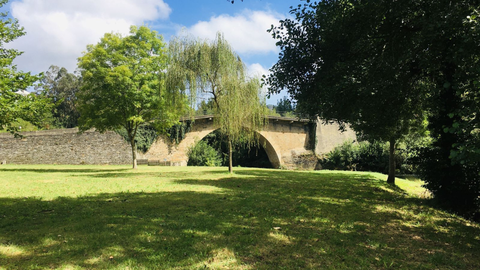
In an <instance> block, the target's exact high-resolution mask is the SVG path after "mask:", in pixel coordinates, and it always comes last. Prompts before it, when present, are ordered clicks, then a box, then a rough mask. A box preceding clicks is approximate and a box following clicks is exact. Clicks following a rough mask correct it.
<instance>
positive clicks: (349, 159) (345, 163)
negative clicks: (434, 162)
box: [320, 141, 416, 174]
mask: <svg viewBox="0 0 480 270" xmlns="http://www.w3.org/2000/svg"><path fill="white" fill-rule="evenodd" d="M388 153H389V150H388V143H383V142H378V141H375V142H373V143H369V142H359V143H352V142H345V143H344V144H342V145H340V146H337V147H336V148H335V149H333V150H332V151H331V152H330V153H328V154H326V155H325V157H323V158H322V159H320V164H321V165H322V168H324V169H330V170H352V171H371V172H380V173H388V158H389V156H388ZM412 153H413V152H412V151H411V149H410V148H408V147H405V145H403V146H401V147H400V148H399V149H397V151H396V155H395V162H396V165H397V166H396V167H397V172H398V173H402V174H411V173H414V172H415V168H416V166H415V165H414V164H413V163H412V161H411V160H412V159H413V158H412V157H411V155H412Z"/></svg>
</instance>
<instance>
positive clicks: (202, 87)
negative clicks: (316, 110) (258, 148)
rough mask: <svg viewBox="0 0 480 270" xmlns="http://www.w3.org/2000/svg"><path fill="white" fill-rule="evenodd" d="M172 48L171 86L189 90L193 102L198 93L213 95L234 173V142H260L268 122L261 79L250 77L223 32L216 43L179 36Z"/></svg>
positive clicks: (168, 84)
mask: <svg viewBox="0 0 480 270" xmlns="http://www.w3.org/2000/svg"><path fill="white" fill-rule="evenodd" d="M169 48H170V55H171V57H172V59H171V65H170V66H169V68H168V74H167V87H169V88H176V89H180V90H181V91H183V92H185V93H187V92H188V93H189V94H190V97H191V102H192V103H194V102H195V101H196V97H197V96H198V95H201V94H209V95H210V96H211V98H212V99H213V103H214V110H213V111H214V115H215V117H214V121H215V124H216V125H217V126H218V127H219V129H220V130H221V132H222V134H224V135H225V137H226V140H227V141H228V143H229V145H230V151H229V156H230V165H229V171H230V172H232V163H231V157H232V144H235V143H236V142H239V141H240V140H242V141H249V142H252V143H253V142H255V141H258V137H256V136H257V134H256V131H257V130H258V129H259V128H261V127H262V126H263V125H264V124H265V113H266V109H265V108H266V107H265V104H264V103H263V102H262V100H261V98H260V89H261V85H260V80H259V78H249V77H248V76H247V74H246V67H245V64H244V63H243V62H242V60H241V59H240V57H239V56H238V55H237V54H236V53H235V52H234V51H233V50H232V48H231V47H230V45H229V44H228V42H227V41H226V40H225V39H224V37H223V35H222V34H218V35H217V38H216V39H215V40H214V41H213V42H209V41H200V40H194V39H191V38H188V37H177V38H175V39H173V40H171V41H170V47H169Z"/></svg>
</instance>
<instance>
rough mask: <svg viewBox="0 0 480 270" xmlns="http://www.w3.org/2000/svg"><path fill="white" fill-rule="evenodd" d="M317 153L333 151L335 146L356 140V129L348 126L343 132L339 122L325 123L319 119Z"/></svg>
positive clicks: (316, 136)
mask: <svg viewBox="0 0 480 270" xmlns="http://www.w3.org/2000/svg"><path fill="white" fill-rule="evenodd" d="M315 138H316V140H317V141H316V144H315V154H317V155H320V156H321V155H323V154H326V153H328V152H330V151H332V150H333V149H334V148H335V147H337V146H339V145H342V144H343V143H344V142H346V141H350V142H353V141H356V140H357V136H356V134H355V131H353V130H352V129H351V128H349V127H347V130H346V131H344V132H341V131H340V130H339V126H338V125H337V124H335V123H334V124H324V123H322V122H321V121H320V120H319V121H317V130H316V134H315Z"/></svg>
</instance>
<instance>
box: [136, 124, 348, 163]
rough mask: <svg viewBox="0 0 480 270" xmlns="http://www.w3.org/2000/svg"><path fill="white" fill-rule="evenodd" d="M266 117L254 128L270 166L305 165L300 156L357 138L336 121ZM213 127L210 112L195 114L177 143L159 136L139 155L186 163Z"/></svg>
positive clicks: (163, 160)
mask: <svg viewBox="0 0 480 270" xmlns="http://www.w3.org/2000/svg"><path fill="white" fill-rule="evenodd" d="M268 121H269V123H268V125H267V126H266V127H265V128H264V129H263V130H258V131H256V132H258V135H259V136H260V143H261V145H262V146H263V147H264V148H265V152H266V153H267V155H268V159H269V160H270V162H271V163H272V167H273V168H281V167H282V168H289V169H294V168H299V167H305V165H303V164H305V162H304V161H302V159H303V160H305V158H306V159H308V158H310V159H312V158H313V159H315V158H314V154H317V155H321V154H324V153H328V152H329V151H330V150H332V149H333V148H334V147H335V146H337V145H340V144H342V143H343V142H345V141H346V140H350V141H353V140H355V139H356V137H355V133H354V132H353V131H351V130H348V131H346V132H343V133H342V132H340V131H339V130H338V125H336V124H327V125H325V124H322V123H321V122H320V121H309V120H305V119H297V118H286V117H273V116H270V117H268ZM216 129H217V127H215V126H214V121H213V116H208V115H207V116H198V117H196V118H195V121H194V122H193V124H192V127H191V129H190V131H189V132H188V133H187V134H186V135H185V138H184V139H183V140H182V141H181V142H180V143H179V144H178V145H175V144H171V143H168V140H165V139H163V138H159V139H158V140H157V141H156V142H155V143H154V144H153V145H152V146H151V147H150V149H149V150H148V152H147V153H145V154H144V155H140V156H141V158H144V159H148V160H149V162H159V163H163V162H165V163H168V164H171V165H176V166H186V165H187V162H188V156H187V152H188V149H189V148H190V147H192V146H194V145H195V143H197V142H198V141H200V140H202V139H203V138H204V137H205V136H207V135H208V134H209V133H211V132H213V131H215V130H216ZM315 160H316V159H315ZM307 163H308V162H307ZM307 166H312V165H307ZM313 166H315V165H313Z"/></svg>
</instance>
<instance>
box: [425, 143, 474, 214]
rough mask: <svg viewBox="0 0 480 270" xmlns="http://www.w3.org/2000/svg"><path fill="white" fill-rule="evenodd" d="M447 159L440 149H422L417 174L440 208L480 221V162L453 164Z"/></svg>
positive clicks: (448, 154)
mask: <svg viewBox="0 0 480 270" xmlns="http://www.w3.org/2000/svg"><path fill="white" fill-rule="evenodd" d="M449 156H450V153H449V151H448V150H445V149H442V148H440V147H429V148H424V149H422V151H421V152H420V155H419V157H418V163H419V175H420V177H421V179H422V180H424V181H425V187H426V188H427V189H428V190H430V191H431V192H432V194H433V197H434V199H435V200H436V202H437V203H438V204H439V205H440V206H441V207H443V208H446V209H448V210H450V211H453V212H455V213H457V214H460V215H462V216H464V217H467V218H470V219H473V220H476V221H480V162H478V161H475V160H468V161H466V162H463V164H462V163H459V162H457V163H455V162H452V160H451V159H450V158H449Z"/></svg>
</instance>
